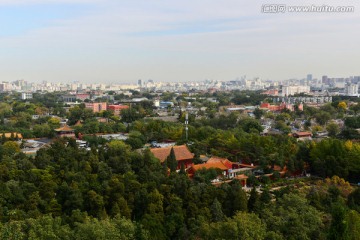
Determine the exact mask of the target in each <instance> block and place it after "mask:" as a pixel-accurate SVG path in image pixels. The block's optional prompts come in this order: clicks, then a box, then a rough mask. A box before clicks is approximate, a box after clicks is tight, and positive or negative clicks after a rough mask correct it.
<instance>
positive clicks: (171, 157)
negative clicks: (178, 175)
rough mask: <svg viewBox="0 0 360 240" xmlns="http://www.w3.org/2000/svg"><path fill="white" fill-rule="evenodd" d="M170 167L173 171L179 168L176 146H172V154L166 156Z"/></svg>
mask: <svg viewBox="0 0 360 240" xmlns="http://www.w3.org/2000/svg"><path fill="white" fill-rule="evenodd" d="M166 161H167V165H168V168H170V171H171V172H175V171H176V169H177V165H178V163H177V161H176V157H175V151H174V148H171V151H170V155H169V156H168V157H167V158H166Z"/></svg>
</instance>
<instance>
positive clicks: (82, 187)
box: [0, 135, 360, 239]
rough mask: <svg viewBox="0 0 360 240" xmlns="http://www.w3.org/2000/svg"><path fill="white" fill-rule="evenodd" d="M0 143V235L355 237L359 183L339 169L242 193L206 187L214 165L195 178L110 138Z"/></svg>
mask: <svg viewBox="0 0 360 240" xmlns="http://www.w3.org/2000/svg"><path fill="white" fill-rule="evenodd" d="M249 137H251V135H249V136H246V137H245V138H249ZM227 139H229V140H231V138H227ZM265 139H266V138H265ZM264 141H266V140H264ZM273 141H274V139H273ZM278 141H280V140H278ZM254 142H256V141H254ZM280 142H282V143H283V144H291V141H290V143H289V142H286V141H285V140H281V141H280ZM273 144H278V143H276V142H275V143H273ZM4 145H5V146H3V147H2V151H1V161H0V172H1V174H0V177H1V183H0V184H1V189H2V191H1V193H0V194H1V195H0V219H1V225H0V229H1V231H0V232H1V235H0V236H1V239H359V237H360V232H359V230H360V213H359V211H360V189H359V188H353V187H351V186H350V184H349V183H348V182H346V181H345V180H344V179H342V178H339V177H332V178H326V179H325V180H318V181H311V182H307V181H295V182H294V184H292V185H288V186H286V187H282V188H281V187H280V188H277V189H274V188H270V187H268V188H266V187H265V188H263V190H262V191H261V192H258V191H256V189H255V188H253V190H252V191H251V192H249V193H246V192H244V190H243V189H242V187H241V185H240V184H239V182H237V181H233V182H230V183H224V184H222V185H221V186H218V187H215V186H214V185H212V184H211V183H210V180H211V179H212V178H213V176H214V174H215V176H216V174H217V173H216V172H215V173H214V170H208V171H205V170H204V171H199V172H197V173H196V176H194V178H193V180H190V179H189V178H188V176H187V175H186V174H185V173H184V172H181V171H180V172H179V173H176V172H171V173H169V172H168V168H167V167H164V166H162V165H161V164H160V162H159V161H158V160H157V159H155V158H154V157H153V155H152V154H151V153H150V151H149V150H144V151H142V152H141V151H133V150H132V149H131V147H130V146H129V145H127V144H126V143H124V142H123V141H118V140H113V141H111V142H109V143H106V144H104V145H102V146H101V147H99V148H95V147H93V148H92V150H91V151H86V150H84V149H79V148H78V147H77V145H76V143H75V141H74V140H73V139H58V140H56V141H55V142H54V143H53V144H52V145H51V146H50V147H48V148H44V149H41V150H40V151H39V152H38V154H37V155H36V157H28V156H26V155H24V154H22V153H15V154H14V151H15V152H16V149H13V150H12V151H10V150H11V148H10V147H9V146H8V145H10V144H4ZM260 145H265V144H264V143H261V144H260ZM322 145H324V146H322ZM349 145H350V143H347V142H345V143H344V144H342V143H338V142H336V141H334V140H332V141H329V142H324V143H322V144H319V145H316V146H312V148H313V149H311V151H310V153H308V154H309V155H310V159H318V158H320V159H322V156H321V151H322V150H323V149H325V151H339V152H340V153H342V154H343V155H341V156H336V157H335V156H334V159H333V161H335V162H338V161H340V159H343V160H344V161H345V163H344V164H345V165H344V167H345V166H348V165H347V164H348V163H350V160H346V159H345V158H346V157H345V156H348V154H349V153H350V152H351V151H358V146H357V145H356V146H354V145H353V146H349ZM219 146H220V145H219ZM328 148H330V149H328ZM335 148H339V150H337V149H335ZM354 149H356V150H354ZM221 151H226V149H221ZM264 151H266V149H264ZM293 151H295V152H293V153H290V154H295V155H294V156H296V151H297V153H298V152H299V151H306V149H305V150H301V149H300V148H299V149H297V150H293ZM342 151H345V152H346V151H347V153H344V152H342ZM250 153H251V152H248V154H250ZM279 154H282V153H279ZM316 154H319V155H316ZM334 154H335V152H334ZM336 154H337V153H336ZM353 154H354V156H357V157H359V154H356V152H354V153H353ZM270 155H271V154H270ZM301 155H302V154H301ZM287 157H288V156H286V155H285V156H284V158H285V159H286V158H287ZM330 157H332V156H331V155H329V158H330ZM295 158H296V157H295ZM297 160H299V161H304V160H303V159H302V158H296V160H295V161H297ZM325 160H328V158H325ZM346 161H348V162H346ZM357 162H358V160H357ZM315 163H316V161H315V162H314V163H313V164H314V166H316V164H315ZM324 167H328V166H327V164H325V166H324ZM354 167H356V166H354ZM314 168H315V169H317V168H316V167H314ZM329 168H331V167H330V166H329ZM327 171H340V172H331V173H328V172H326V171H325V172H324V174H325V175H327V174H329V175H330V174H333V173H342V174H343V177H347V176H349V174H350V173H351V171H354V169H353V167H350V166H348V168H347V169H342V170H338V166H337V167H335V168H334V169H329V170H327ZM319 172H320V170H319ZM346 173H347V174H346ZM260 184H261V183H260ZM253 185H254V186H256V183H254V184H253ZM269 186H270V185H269Z"/></svg>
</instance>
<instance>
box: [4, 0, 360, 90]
mask: <svg viewBox="0 0 360 240" xmlns="http://www.w3.org/2000/svg"><path fill="white" fill-rule="evenodd" d="M324 2H326V4H327V5H331V6H344V5H346V6H354V7H355V11H354V12H353V13H289V12H286V13H278V14H269V13H268V14H265V13H262V12H261V7H262V5H263V4H266V3H286V4H287V5H288V6H289V5H297V6H299V5H304V6H305V5H319V6H320V5H323V4H324ZM359 43H360V1H359V0H327V1H323V0H322V1H318V0H312V1H300V0H296V1H293V0H290V1H289V0H287V1H284V0H276V1H269V0H267V1H260V0H251V1H250V0H247V1H243V0H221V1H220V0H0V81H13V80H16V79H25V80H28V81H42V80H47V81H52V82H71V81H75V80H77V81H81V82H89V83H96V82H104V83H105V82H107V83H130V82H133V83H135V82H136V80H137V79H143V80H147V79H154V80H156V81H194V80H203V79H219V80H231V79H236V78H237V77H241V76H242V75H247V76H248V77H249V78H252V77H261V78H262V79H274V80H282V79H288V78H304V77H306V74H308V73H312V74H313V75H314V77H317V78H320V77H321V76H322V75H324V74H327V75H328V76H331V77H341V76H351V75H360V44H359Z"/></svg>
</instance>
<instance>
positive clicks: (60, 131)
mask: <svg viewBox="0 0 360 240" xmlns="http://www.w3.org/2000/svg"><path fill="white" fill-rule="evenodd" d="M54 130H55V132H56V133H57V135H58V136H59V137H71V138H75V130H74V129H72V128H71V127H69V126H68V125H65V126H63V127H61V128H57V129H54Z"/></svg>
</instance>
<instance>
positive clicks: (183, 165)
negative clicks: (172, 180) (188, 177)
mask: <svg viewBox="0 0 360 240" xmlns="http://www.w3.org/2000/svg"><path fill="white" fill-rule="evenodd" d="M180 174H186V171H185V164H184V163H183V162H182V163H181V165H180Z"/></svg>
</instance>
